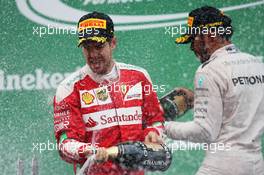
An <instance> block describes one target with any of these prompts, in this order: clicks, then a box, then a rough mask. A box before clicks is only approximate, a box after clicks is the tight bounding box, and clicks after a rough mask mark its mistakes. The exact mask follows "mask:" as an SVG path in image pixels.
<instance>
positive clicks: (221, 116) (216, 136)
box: [165, 6, 264, 175]
mask: <svg viewBox="0 0 264 175" xmlns="http://www.w3.org/2000/svg"><path fill="white" fill-rule="evenodd" d="M188 26H189V28H190V29H191V30H192V27H199V28H201V30H200V32H201V31H202V30H206V28H207V29H210V28H212V27H215V29H219V28H220V27H222V28H223V30H224V33H221V34H220V33H217V34H216V35H215V34H214V36H215V37H214V36H213V33H212V32H208V33H207V34H204V33H203V34H201V33H193V32H189V33H187V34H185V35H183V36H181V37H180V38H177V39H176V43H178V44H184V43H189V42H191V49H192V50H193V51H194V53H195V54H196V56H197V57H198V58H199V60H200V61H201V63H202V65H201V66H200V67H199V68H198V70H197V72H196V75H195V80H194V86H195V87H194V88H195V89H194V120H193V121H190V122H167V123H166V124H165V130H166V134H167V136H168V137H170V138H172V139H175V140H187V141H191V142H197V143H207V144H208V145H214V150H212V147H211V146H209V149H208V150H207V151H206V156H205V159H204V161H203V163H202V165H201V167H200V169H199V170H198V172H197V175H262V174H264V161H263V155H262V153H261V136H262V135H263V132H264V63H263V60H261V59H260V58H257V57H254V56H252V55H249V54H246V53H243V52H240V51H239V50H238V49H237V48H236V47H235V45H233V44H231V42H230V38H231V36H232V33H233V30H232V26H231V19H230V18H229V17H228V16H226V15H225V14H223V12H221V11H220V10H218V9H216V8H213V7H208V6H204V7H201V8H198V9H195V10H193V11H192V12H191V13H190V14H189V18H188ZM191 30H189V31H191ZM221 30H222V29H221ZM223 30H222V31H223ZM189 96H190V97H191V96H192V94H190V92H189ZM215 148H216V149H215Z"/></svg>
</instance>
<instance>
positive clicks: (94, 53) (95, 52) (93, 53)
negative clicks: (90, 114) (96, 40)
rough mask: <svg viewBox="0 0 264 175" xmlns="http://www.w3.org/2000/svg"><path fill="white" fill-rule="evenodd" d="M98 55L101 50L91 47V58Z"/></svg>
mask: <svg viewBox="0 0 264 175" xmlns="http://www.w3.org/2000/svg"><path fill="white" fill-rule="evenodd" d="M98 55H99V51H98V50H96V49H91V50H90V52H89V56H90V57H91V58H96V57H97V56H98Z"/></svg>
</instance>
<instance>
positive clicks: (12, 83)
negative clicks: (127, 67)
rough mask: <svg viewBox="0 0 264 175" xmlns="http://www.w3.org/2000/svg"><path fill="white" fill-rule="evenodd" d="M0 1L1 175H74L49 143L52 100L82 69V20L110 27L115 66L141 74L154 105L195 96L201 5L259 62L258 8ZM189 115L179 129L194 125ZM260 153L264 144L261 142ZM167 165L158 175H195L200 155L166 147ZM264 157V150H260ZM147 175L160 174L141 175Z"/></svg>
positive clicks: (163, 0) (262, 38) (252, 0)
mask: <svg viewBox="0 0 264 175" xmlns="http://www.w3.org/2000/svg"><path fill="white" fill-rule="evenodd" d="M0 1H1V7H0V8H1V26H0V27H1V31H0V34H1V35H0V36H1V52H0V99H1V100H0V131H1V136H0V142H1V144H0V156H1V159H0V169H1V172H0V174H3V175H9V174H16V173H20V174H23V172H24V174H30V173H33V174H41V175H50V174H51V175H53V174H54V175H57V174H67V175H69V174H74V172H73V167H72V165H71V164H68V163H66V162H65V161H63V160H61V158H60V156H59V154H58V148H57V145H56V141H55V137H54V129H53V128H54V126H53V97H54V95H55V90H56V88H57V86H58V85H59V83H60V82H61V81H62V80H63V79H65V78H66V77H67V76H68V75H70V74H71V73H72V72H74V71H76V70H78V69H80V68H81V67H82V66H83V65H85V64H86V63H85V59H84V58H83V55H82V51H81V48H78V47H77V45H78V37H77V31H76V29H77V22H78V20H79V18H80V17H81V16H83V15H84V14H86V13H88V12H92V11H99V12H104V13H106V14H108V15H109V16H110V17H111V18H112V19H113V22H114V24H115V35H116V37H117V48H116V49H115V51H114V59H115V60H116V61H118V62H124V63H128V64H133V65H136V66H140V67H143V68H144V69H146V70H147V71H148V73H149V74H150V76H151V79H152V83H153V85H154V88H155V89H156V92H157V94H158V96H159V97H162V96H163V95H165V94H166V93H168V92H169V91H171V90H172V89H173V88H175V87H187V88H190V89H193V80H194V75H195V71H196V69H197V68H198V66H199V65H200V63H199V61H197V58H196V56H195V55H194V54H193V52H192V51H191V50H190V45H188V44H187V45H184V46H179V45H176V44H175V38H176V37H178V36H179V35H180V34H181V33H185V30H186V28H185V27H186V24H187V17H188V13H189V12H190V11H191V10H193V9H195V8H198V7H201V6H203V5H210V6H214V7H217V8H220V9H221V10H222V11H224V13H225V14H227V15H228V16H230V17H231V18H232V24H233V27H234V35H233V37H232V42H233V43H234V44H235V45H236V46H237V47H238V48H239V49H240V50H241V51H244V52H247V53H250V54H252V55H254V56H256V57H258V58H260V59H262V60H263V56H264V50H263V47H264V30H263V27H264V26H263V19H264V12H263V9H264V1H263V0H262V1H258V0H237V1H222V0H221V1H219V0H212V1H209V0H201V1H194V0H192V1H184V0H78V1H71V0H45V1H40V0H15V1H7V0H0ZM192 114H193V111H189V112H187V113H186V114H185V116H183V117H181V118H180V119H178V120H179V121H189V120H192V118H193V117H192ZM262 138H263V139H262V145H263V141H264V137H262ZM171 148H172V153H173V160H172V164H171V166H170V168H169V169H168V170H167V171H165V172H164V173H162V174H168V175H169V174H177V175H194V174H195V172H197V170H198V168H199V167H200V165H201V163H202V160H203V158H204V151H205V149H206V148H204V147H201V146H200V147H199V146H197V145H196V146H194V145H193V144H189V143H186V142H184V143H180V142H175V143H174V142H173V143H172V147H171ZM262 153H264V149H263V148H262ZM147 174H160V173H159V172H147Z"/></svg>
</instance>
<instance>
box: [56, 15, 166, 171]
mask: <svg viewBox="0 0 264 175" xmlns="http://www.w3.org/2000/svg"><path fill="white" fill-rule="evenodd" d="M93 19H94V18H93ZM114 41H115V40H114V39H112V40H111V41H109V42H106V43H104V44H103V45H102V46H101V45H100V47H99V46H97V45H95V46H94V43H93V42H92V44H91V43H88V46H85V47H83V52H84V56H85V57H86V58H87V64H86V65H85V66H84V67H82V68H81V69H80V70H78V71H76V72H75V73H73V74H72V75H70V76H69V77H68V78H66V79H65V80H64V81H63V82H62V83H61V84H60V85H59V86H58V88H57V92H56V96H55V98H54V131H55V137H56V140H57V142H58V143H59V148H60V149H59V153H60V156H61V157H62V159H64V160H65V161H67V162H69V163H73V164H74V167H75V171H76V168H78V165H82V164H83V163H84V162H85V160H86V158H87V154H84V150H85V149H87V148H89V149H93V148H96V147H104V148H108V147H111V146H114V145H117V144H118V143H121V142H126V141H151V142H155V139H154V138H155V137H153V135H155V134H156V135H159V132H160V131H161V130H162V129H163V125H162V123H163V121H164V119H163V110H162V108H161V107H160V104H159V102H158V98H157V95H156V93H155V92H154V91H153V88H152V83H151V80H150V78H149V75H148V73H147V72H146V71H145V70H144V69H142V68H139V67H136V66H132V65H128V64H123V63H117V62H116V61H114V60H113V59H112V57H111V58H108V57H105V60H104V61H105V62H106V61H109V60H110V64H107V67H106V68H107V70H108V71H107V72H103V71H101V72H100V71H99V70H104V67H103V66H104V64H102V65H103V66H102V69H100V65H99V66H98V67H97V68H94V67H93V62H92V61H91V59H92V58H93V57H92V56H91V55H89V54H91V53H92V52H93V50H96V49H97V50H100V49H101V50H100V52H102V53H100V54H101V55H103V54H104V53H105V52H107V49H109V47H110V49H111V47H112V46H113V45H115V42H114ZM95 44H96V43H95ZM88 47H89V48H88ZM90 47H91V48H92V49H91V48H90ZM94 47H95V48H94ZM97 47H98V48H99V49H98V48H97ZM102 47H103V48H102ZM87 50H88V51H89V52H87ZM105 50H106V51H105ZM96 52H98V51H96ZM98 57H99V56H98ZM98 57H96V59H98ZM101 57H103V56H101ZM101 57H100V58H101ZM95 64H101V63H95ZM102 72H103V73H102ZM156 141H157V140H156ZM89 174H92V175H105V174H114V175H122V174H130V175H141V174H144V172H143V171H136V170H126V169H124V168H122V167H121V166H120V165H119V164H117V163H114V162H112V161H111V160H108V161H106V162H103V163H99V164H98V163H95V164H92V165H91V167H90V169H89Z"/></svg>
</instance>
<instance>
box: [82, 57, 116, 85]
mask: <svg viewBox="0 0 264 175" xmlns="http://www.w3.org/2000/svg"><path fill="white" fill-rule="evenodd" d="M85 70H86V71H87V74H88V75H89V76H90V77H91V78H92V79H93V80H94V81H95V82H97V83H99V84H101V85H110V84H112V83H114V82H116V81H118V80H119V77H120V71H119V68H118V66H117V63H116V62H115V63H114V66H113V68H112V70H111V71H110V72H109V73H108V74H105V75H100V74H96V73H94V72H93V71H92V70H91V68H90V67H89V66H88V65H87V64H86V69H85Z"/></svg>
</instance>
